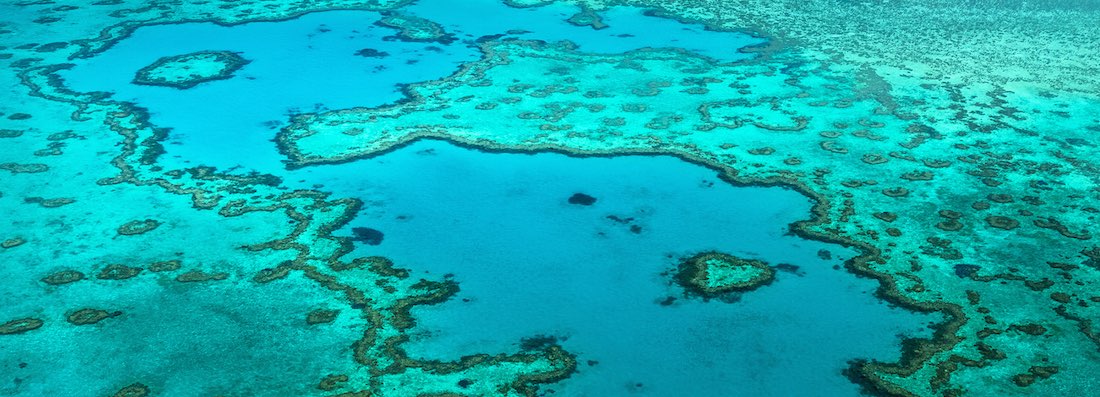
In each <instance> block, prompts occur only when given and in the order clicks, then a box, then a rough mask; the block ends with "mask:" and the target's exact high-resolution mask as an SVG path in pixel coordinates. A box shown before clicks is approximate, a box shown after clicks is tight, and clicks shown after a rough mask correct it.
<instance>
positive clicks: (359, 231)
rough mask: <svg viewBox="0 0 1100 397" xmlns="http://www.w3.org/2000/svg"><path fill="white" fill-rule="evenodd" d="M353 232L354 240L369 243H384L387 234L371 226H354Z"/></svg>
mask: <svg viewBox="0 0 1100 397" xmlns="http://www.w3.org/2000/svg"><path fill="white" fill-rule="evenodd" d="M351 233H352V234H353V235H354V237H352V240H355V241H358V242H360V243H363V244H367V245H378V244H382V238H383V237H385V235H383V234H382V231H380V230H378V229H372V228H369V227H356V228H352V229H351Z"/></svg>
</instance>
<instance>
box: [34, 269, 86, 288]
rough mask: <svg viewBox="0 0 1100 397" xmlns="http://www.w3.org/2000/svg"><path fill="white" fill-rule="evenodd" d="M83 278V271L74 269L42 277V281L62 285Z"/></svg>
mask: <svg viewBox="0 0 1100 397" xmlns="http://www.w3.org/2000/svg"><path fill="white" fill-rule="evenodd" d="M83 279H84V273H81V272H78V271H76V270H62V271H60V272H57V273H53V274H50V275H48V276H46V277H44V278H42V282H44V283H46V284H49V285H62V284H68V283H75V282H77V281H80V280H83Z"/></svg>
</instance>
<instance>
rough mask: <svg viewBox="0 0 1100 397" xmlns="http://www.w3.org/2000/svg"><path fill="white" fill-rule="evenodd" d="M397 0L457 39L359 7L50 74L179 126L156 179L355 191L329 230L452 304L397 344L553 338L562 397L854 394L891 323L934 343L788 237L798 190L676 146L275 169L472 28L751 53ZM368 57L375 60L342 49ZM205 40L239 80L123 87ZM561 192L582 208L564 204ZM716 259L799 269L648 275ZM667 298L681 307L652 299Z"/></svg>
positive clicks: (431, 75) (469, 348) (479, 344)
mask: <svg viewBox="0 0 1100 397" xmlns="http://www.w3.org/2000/svg"><path fill="white" fill-rule="evenodd" d="M407 11H408V12H410V13H413V14H417V15H421V16H424V17H428V18H432V19H435V20H437V21H439V22H440V23H441V24H443V25H444V26H445V27H446V28H447V29H448V30H449V31H450V32H451V33H453V34H454V35H455V36H456V37H458V38H459V39H460V40H459V41H456V42H454V43H451V44H440V43H408V42H401V41H392V40H391V41H387V40H384V39H383V38H384V37H386V36H390V35H392V34H393V33H394V31H392V30H390V29H387V28H382V27H378V26H374V25H373V23H374V22H375V21H376V20H377V19H378V17H379V16H378V14H376V13H372V12H354V11H339V12H324V13H316V14H310V15H306V16H303V17H300V18H296V19H293V20H290V21H284V22H274V23H253V24H246V25H240V26H235V27H221V26H217V25H213V24H203V23H196V24H179V25H162V26H152V27H145V28H141V29H139V30H138V31H137V32H135V34H134V35H133V36H132V37H130V38H128V39H126V40H124V41H122V42H120V43H119V44H117V45H116V46H115V47H113V48H111V49H110V50H108V51H107V52H105V53H103V54H101V55H99V56H97V57H95V58H93V59H90V60H82V61H80V62H79V64H78V66H77V67H75V68H74V69H73V70H71V71H69V72H66V73H64V74H63V77H64V78H65V81H66V84H68V85H69V86H70V87H72V88H74V89H77V90H82V91H110V92H114V93H115V98H116V99H121V100H129V101H133V102H135V103H137V104H138V105H140V106H143V107H146V108H148V109H149V110H150V112H151V114H152V118H151V119H152V121H153V122H154V123H155V124H157V125H158V126H162V127H171V128H173V133H172V134H171V136H170V138H169V140H168V143H169V145H168V146H167V151H168V156H166V158H165V159H164V160H163V161H164V164H163V165H164V166H165V167H166V168H168V169H172V168H182V167H186V166H191V165H200V164H201V165H214V166H218V167H219V168H222V169H228V168H233V167H239V169H240V170H242V171H251V170H255V171H261V172H267V173H273V174H277V175H280V176H282V177H284V180H285V181H286V182H287V184H289V185H290V186H292V187H295V188H309V187H311V186H313V185H322V186H323V188H322V189H323V190H325V191H330V192H333V193H334V194H335V197H357V198H361V199H363V200H364V201H365V202H366V203H367V206H366V209H365V210H364V211H363V213H362V214H361V216H360V217H359V218H357V219H355V220H354V221H353V222H352V224H351V225H349V226H348V227H347V228H345V229H344V230H342V231H341V233H344V234H349V235H350V228H352V227H370V228H375V229H378V230H380V231H382V232H383V233H384V239H383V240H382V242H381V244H379V245H376V246H367V245H364V246H360V247H359V248H357V252H355V254H356V255H385V256H388V257H390V258H392V259H393V260H395V261H396V262H397V264H398V265H399V266H402V267H406V268H410V269H412V270H414V271H415V272H417V273H419V274H422V275H424V276H425V277H431V278H436V279H441V278H442V277H444V275H445V274H451V275H453V277H454V279H455V280H457V281H458V282H459V283H460V285H461V288H462V291H461V292H460V293H459V295H458V296H457V297H455V298H454V299H452V300H451V301H449V302H447V303H444V304H441V305H436V306H430V307H422V308H418V309H416V310H414V314H415V315H416V316H417V317H418V318H419V325H418V327H416V328H414V329H413V330H412V332H413V333H414V338H413V340H412V341H411V342H410V343H409V344H407V345H406V346H405V347H406V349H407V350H408V351H409V353H410V354H412V355H413V356H416V357H424V358H439V359H454V358H458V357H459V356H462V355H465V354H472V353H480V352H488V353H496V352H503V351H516V350H518V349H519V342H520V340H521V339H522V338H524V337H530V336H534V335H550V336H555V337H558V338H559V341H560V343H562V344H563V346H564V347H565V348H566V349H568V350H570V351H572V352H574V353H576V354H578V357H579V360H580V362H581V367H580V372H579V373H578V374H576V375H575V376H573V377H572V378H570V379H568V380H566V381H565V382H563V383H561V384H559V385H552V386H548V388H550V389H553V390H557V391H558V392H559V395H569V396H609V395H623V394H627V393H638V394H639V395H650V396H682V395H692V396H728V395H795V394H805V395H857V394H858V390H857V388H856V386H855V385H853V384H851V383H849V382H848V381H847V380H846V379H845V378H844V377H843V376H842V375H841V373H840V371H841V369H843V368H844V367H846V361H847V360H850V359H855V358H877V359H881V360H893V359H896V358H897V355H898V352H899V351H898V349H899V345H898V342H899V339H900V337H901V335H916V334H922V335H924V334H927V330H926V329H925V327H926V325H927V323H928V322H929V321H931V320H934V319H932V318H930V317H927V316H919V315H914V314H912V313H908V312H905V311H902V310H898V309H893V308H890V307H888V306H887V305H885V304H884V303H882V302H881V301H878V300H877V299H875V298H874V297H873V296H872V295H871V292H872V291H873V289H874V288H875V286H876V285H875V283H874V282H872V281H870V280H861V279H857V278H856V277H854V276H852V275H851V274H849V273H847V272H845V271H844V270H842V269H838V267H839V265H841V264H842V262H843V260H845V259H847V258H850V257H851V256H852V255H854V253H853V252H851V251H849V250H846V249H843V248H841V247H838V246H835V245H828V244H823V243H819V242H814V241H806V240H803V239H800V238H797V237H795V236H792V235H788V234H787V233H786V231H787V225H788V224H789V223H791V222H794V221H796V220H799V219H804V218H806V217H808V216H809V212H808V211H809V207H810V203H809V201H808V200H807V199H806V198H805V197H803V196H801V195H799V194H798V193H796V192H793V191H790V190H784V189H778V188H746V187H733V186H730V185H728V184H725V183H723V182H721V181H719V180H718V179H717V177H716V175H715V172H714V171H712V170H709V169H706V168H704V167H701V166H697V165H693V164H689V163H686V162H683V161H680V160H678V159H675V158H671V157H652V156H651V157H641V156H625V157H616V158H571V157H567V156H564V155H559V154H546V153H544V154H536V155H523V154H489V153H482V152H477V151H473V150H469V149H463V148H459V147H456V146H453V145H450V144H447V143H443V142H438V141H427V142H419V143H416V144H414V145H411V146H409V147H406V148H403V149H401V150H398V151H396V152H393V153H389V154H386V155H384V156H381V157H378V158H374V159H368V160H362V161H357V162H353V163H348V164H341V165H332V166H318V167H310V168H306V169H303V170H297V171H287V170H284V169H283V167H282V166H281V164H280V160H282V159H281V157H280V155H279V154H278V153H277V152H276V150H275V147H274V144H273V143H271V142H270V139H271V138H272V137H273V136H274V133H275V130H274V129H276V128H278V127H280V126H281V125H283V123H285V121H286V119H287V114H288V113H291V112H298V111H313V110H316V109H325V108H329V109H339V108H348V107H355V106H380V105H384V104H387V103H392V102H394V101H397V100H399V99H401V93H400V92H399V91H398V89H397V87H398V84H407V83H415V82H418V81H425V80H432V79H436V78H440V77H443V76H446V75H447V74H449V73H451V72H453V71H454V70H455V69H456V68H457V67H458V66H459V65H460V64H462V63H464V62H469V61H473V60H476V59H477V57H478V56H479V54H478V52H477V50H476V49H475V48H474V47H473V43H472V40H473V39H476V38H478V37H481V36H484V35H488V34H499V33H505V32H506V31H507V30H511V29H523V30H526V31H529V33H523V34H514V37H518V38H527V39H541V40H550V41H554V40H563V39H569V40H573V41H575V42H576V43H577V44H579V46H580V49H582V50H585V51H593V52H611V53H613V52H622V51H629V50H633V49H637V48H643V47H669V46H672V47H686V48H688V49H691V50H695V51H698V52H701V53H704V54H707V55H709V56H712V57H715V58H717V59H721V60H724V61H733V60H738V59H744V58H745V57H746V56H745V55H743V54H739V53H737V52H736V49H737V48H740V47H744V46H746V45H751V44H756V43H759V42H760V41H759V40H758V39H754V38H750V37H747V36H744V35H741V34H736V33H718V32H710V31H705V30H703V29H702V28H701V27H698V26H691V25H682V24H679V23H677V22H673V21H669V20H664V19H660V18H653V17H647V16H644V15H643V14H642V13H641V12H640V11H638V10H635V9H626V8H621V9H615V10H613V11H611V12H609V13H607V15H606V20H605V21H606V22H607V23H609V24H611V28H608V29H604V30H598V31H597V30H593V29H590V28H582V27H576V26H572V25H569V24H567V23H565V22H564V21H563V19H564V18H566V17H568V16H569V15H571V14H572V13H574V12H575V11H576V9H575V8H572V7H569V6H564V5H560V6H551V7H541V8H534V9H522V10H521V9H513V8H508V7H505V6H503V5H499V4H496V3H494V2H489V1H485V0H478V1H471V2H462V4H461V5H460V6H456V5H455V3H454V2H446V1H444V0H422V1H419V2H417V3H416V4H414V5H413V6H411V7H410V9H409V10H407ZM431 47H435V48H436V49H433V48H431ZM363 48H372V49H376V50H379V51H384V52H387V53H389V54H390V56H389V57H386V58H382V59H377V58H364V57H357V56H355V55H354V54H355V52H356V51H358V50H360V49H363ZM200 50H230V51H239V52H241V54H242V56H244V57H245V58H247V59H249V60H251V61H252V63H250V64H249V65H247V66H245V67H244V68H243V69H241V70H240V71H239V72H238V73H237V74H236V77H234V78H233V79H229V80H223V81H215V82H211V83H206V84H203V85H200V86H197V87H195V88H192V89H189V90H176V89H172V88H164V87H150V86H136V85H132V84H130V80H131V79H132V78H133V74H134V72H136V71H137V70H138V69H139V68H141V67H143V66H145V65H147V64H149V63H151V62H153V61H154V60H156V59H157V58H160V57H162V56H169V55H177V54H182V53H187V52H193V51H200ZM412 61H415V62H412ZM576 192H584V193H586V194H590V195H592V196H594V197H596V198H597V202H596V203H595V204H594V205H591V206H578V205H573V204H569V203H568V202H567V198H568V197H569V196H570V195H572V194H573V193H576ZM611 217H614V218H611ZM615 219H619V220H615ZM632 228H633V230H632ZM709 249H717V250H720V251H723V252H727V253H731V254H737V255H741V256H745V257H751V258H759V259H763V260H766V261H768V262H770V263H772V264H779V263H786V264H791V265H794V266H797V267H798V270H797V271H793V272H792V271H788V272H780V273H779V275H778V280H777V282H776V283H774V284H772V285H769V286H767V287H764V288H761V289H759V290H756V291H753V292H750V293H746V294H743V295H742V296H739V297H737V299H730V300H728V301H718V300H715V301H710V302H702V301H699V300H693V299H684V298H683V297H682V296H681V295H682V290H681V289H680V288H679V287H678V286H675V285H673V284H671V278H670V277H669V276H668V275H667V274H663V273H665V272H667V271H668V270H671V269H672V268H674V267H675V264H676V263H677V261H678V260H679V259H680V258H681V257H683V256H685V255H690V254H693V253H696V252H699V251H702V250H709ZM822 250H826V251H829V252H830V253H831V259H822V257H820V256H819V252H820V251H822ZM670 296H671V297H677V298H678V299H676V300H675V301H674V302H673V304H671V305H662V304H660V303H659V302H661V301H663V300H665V299H666V298H668V297H670Z"/></svg>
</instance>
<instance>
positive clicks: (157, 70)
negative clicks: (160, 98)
mask: <svg viewBox="0 0 1100 397" xmlns="http://www.w3.org/2000/svg"><path fill="white" fill-rule="evenodd" d="M247 64H248V60H246V59H244V58H242V57H241V56H240V55H237V54H236V53H233V52H229V51H199V52H193V53H190V54H183V55H176V56H170V57H164V58H160V59H158V60H157V61H156V62H153V63H152V64H150V65H149V66H146V67H144V68H141V69H139V70H138V71H137V74H135V75H134V81H133V83H134V84H142V85H155V86H164V87H172V88H178V89H181V90H185V89H188V88H191V87H194V86H197V85H199V84H202V83H206V82H209V81H215V80H225V79H228V78H231V77H233V73H234V72H236V71H237V70H239V69H240V68H242V67H244V65H247Z"/></svg>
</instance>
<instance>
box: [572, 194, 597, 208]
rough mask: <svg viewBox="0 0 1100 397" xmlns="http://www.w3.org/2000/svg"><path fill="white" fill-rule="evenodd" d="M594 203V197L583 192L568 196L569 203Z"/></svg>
mask: <svg viewBox="0 0 1100 397" xmlns="http://www.w3.org/2000/svg"><path fill="white" fill-rule="evenodd" d="M595 203H596V198H595V197H592V196H589V195H587V194H584V193H573V195H572V196H569V204H576V205H592V204H595Z"/></svg>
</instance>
